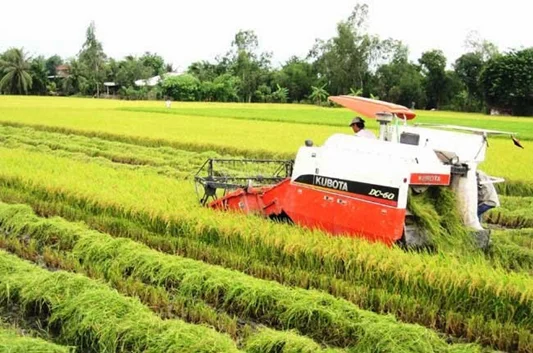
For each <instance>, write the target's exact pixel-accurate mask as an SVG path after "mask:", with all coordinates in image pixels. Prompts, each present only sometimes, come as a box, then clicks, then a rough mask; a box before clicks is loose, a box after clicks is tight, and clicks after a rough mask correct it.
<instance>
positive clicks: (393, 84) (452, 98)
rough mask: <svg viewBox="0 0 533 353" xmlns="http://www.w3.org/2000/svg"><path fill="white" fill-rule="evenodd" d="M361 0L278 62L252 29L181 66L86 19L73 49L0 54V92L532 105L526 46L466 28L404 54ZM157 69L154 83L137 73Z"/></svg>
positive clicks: (485, 108) (530, 110)
mask: <svg viewBox="0 0 533 353" xmlns="http://www.w3.org/2000/svg"><path fill="white" fill-rule="evenodd" d="M367 18H368V6H367V5H366V4H358V5H356V6H355V7H354V9H353V11H352V13H351V14H350V15H349V16H348V17H347V18H346V19H345V20H343V21H341V22H339V23H338V24H337V27H336V34H335V36H333V37H332V38H329V39H326V40H323V39H317V40H316V41H315V43H314V45H313V46H312V48H310V50H309V52H308V54H307V55H306V56H305V57H297V56H293V57H291V58H290V59H289V60H287V61H286V62H285V63H283V65H281V67H274V66H273V65H272V53H271V52H260V51H259V49H258V48H259V41H258V37H257V36H256V34H255V33H254V31H252V30H246V31H242V30H241V31H239V32H238V33H237V34H236V35H235V37H234V39H233V41H232V42H231V46H230V48H229V50H228V51H227V53H225V54H223V55H219V56H217V57H216V59H215V60H214V62H210V61H207V60H201V61H197V62H194V63H192V64H191V65H190V66H189V67H188V68H187V70H186V71H185V72H184V73H182V74H179V75H172V74H170V73H172V72H173V71H174V68H173V67H172V65H170V64H167V63H165V61H164V59H163V58H162V57H161V56H160V55H158V54H155V53H150V52H146V53H144V54H143V55H141V56H138V57H137V56H127V57H125V58H124V59H122V60H115V59H113V58H110V57H108V56H107V55H106V54H105V52H104V49H103V47H102V44H101V42H99V41H98V39H97V38H96V28H95V25H94V23H91V24H90V25H89V27H88V29H87V32H86V40H85V43H83V46H82V48H81V49H80V51H79V53H78V54H77V55H76V56H75V57H74V58H70V59H68V60H64V59H63V58H61V57H60V56H58V55H54V56H51V57H49V58H45V57H43V56H37V57H34V58H29V57H28V56H27V54H26V53H25V52H24V50H23V49H21V48H10V49H8V50H6V51H5V52H4V53H2V54H0V93H2V94H33V95H64V96H72V95H78V96H96V97H101V96H106V95H107V93H108V89H109V87H105V86H104V83H105V82H113V83H114V85H113V86H112V88H111V90H112V93H113V96H114V97H118V98H122V99H173V100H180V101H219V102H291V103H314V104H321V105H327V104H330V103H329V102H328V100H327V97H328V96H329V95H342V94H351V95H360V96H363V97H370V98H375V99H381V100H386V101H390V102H394V103H397V104H401V105H404V106H407V107H410V108H415V109H439V110H456V111H469V112H485V113H488V112H489V111H491V110H493V109H495V110H498V111H500V112H503V113H507V114H513V115H533V48H527V49H521V50H512V51H510V52H506V53H501V52H499V51H498V48H497V47H496V46H495V45H494V44H493V43H490V42H488V41H486V40H483V39H480V38H476V37H474V36H470V37H468V38H467V40H466V44H467V52H466V53H464V54H463V55H461V56H460V57H459V58H458V59H457V60H455V62H453V63H450V64H451V65H450V66H451V67H452V69H448V65H447V64H448V63H447V58H446V56H445V55H444V53H443V52H442V51H441V50H438V49H434V50H429V51H426V52H424V53H422V55H421V56H420V58H419V59H418V60H417V61H410V60H409V58H408V57H409V51H408V47H407V46H406V45H405V44H404V43H402V42H401V41H398V40H395V39H392V38H387V39H382V38H380V37H379V36H377V35H373V34H370V33H368V32H367V31H366V30H365V27H366V24H367ZM154 76H159V77H161V80H160V81H159V83H157V84H156V85H155V86H147V85H144V86H137V85H136V84H135V81H137V80H146V79H148V78H150V77H154Z"/></svg>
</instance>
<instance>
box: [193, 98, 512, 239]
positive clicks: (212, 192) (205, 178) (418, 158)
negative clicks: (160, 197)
mask: <svg viewBox="0 0 533 353" xmlns="http://www.w3.org/2000/svg"><path fill="white" fill-rule="evenodd" d="M330 100H331V101H333V102H336V103H338V104H340V105H342V106H344V107H346V108H348V109H351V110H353V111H356V112H358V113H360V114H362V115H365V116H370V117H374V118H376V119H377V120H378V122H379V124H380V134H379V138H378V139H369V138H363V137H359V136H354V135H347V134H341V133H339V134H334V135H332V136H330V137H329V138H328V139H327V140H326V141H325V142H324V144H323V145H322V146H314V145H313V143H312V142H311V141H310V140H307V141H305V144H304V145H303V146H301V147H300V148H299V149H298V151H297V153H296V156H295V158H294V160H249V159H248V160H245V159H242V160H238V159H237V160H208V161H207V162H206V163H205V164H204V165H203V166H202V167H201V168H200V170H199V171H198V173H197V175H196V177H195V181H196V183H197V187H198V186H200V187H201V188H200V193H201V196H200V202H201V203H202V204H203V205H205V206H208V207H211V208H214V209H219V210H233V211H238V212H244V213H253V214H259V215H262V216H264V217H269V218H272V219H285V220H288V221H291V222H293V223H295V224H297V225H300V226H303V227H308V228H318V229H321V230H324V231H326V232H329V233H331V234H334V235H347V236H353V237H363V238H366V239H368V240H371V241H381V242H383V243H386V244H389V245H390V244H393V243H401V244H404V245H407V246H423V247H425V246H426V245H428V243H430V242H431V234H427V231H426V230H425V229H421V228H419V227H418V226H417V224H420V223H419V222H416V219H414V217H415V216H414V215H413V214H411V212H410V211H409V210H408V207H407V205H408V198H409V197H412V195H415V194H419V193H422V192H424V191H426V190H427V189H428V188H429V187H442V188H451V189H452V190H453V191H454V192H455V195H456V199H457V205H456V206H457V208H458V210H459V211H460V214H461V216H462V221H463V223H464V225H465V226H466V227H467V228H469V229H471V230H472V231H473V233H474V234H475V238H476V240H477V242H478V245H479V246H480V247H482V248H486V247H487V246H488V244H489V241H490V238H489V231H487V230H485V229H483V227H482V226H481V223H480V221H479V215H478V188H480V187H485V186H486V185H487V184H488V185H490V186H492V184H493V183H496V182H502V181H503V179H502V178H493V177H490V178H488V179H487V178H484V180H483V183H480V180H479V176H478V170H477V166H478V165H479V163H481V162H483V161H484V160H485V153H486V149H487V136H488V135H490V134H510V135H512V136H513V140H515V139H514V134H512V133H509V132H502V131H494V130H483V129H474V128H462V131H459V132H458V131H455V130H457V129H455V130H454V129H451V128H450V126H432V127H423V126H410V125H408V124H407V122H408V121H409V120H412V119H414V118H415V116H416V114H415V113H414V112H413V111H411V110H409V109H408V108H406V107H404V106H400V105H396V104H392V103H388V102H383V101H378V100H372V99H367V98H361V97H353V96H334V97H330ZM459 129H461V128H460V127H459ZM450 130H451V131H450ZM515 144H516V143H515ZM222 164H232V167H227V166H226V167H224V168H222V169H218V168H217V167H216V165H222ZM252 165H253V166H254V167H253V168H250V166H252ZM267 166H269V168H267ZM254 168H256V169H254ZM197 191H198V188H197ZM202 193H203V194H202ZM209 199H212V200H211V201H210V202H208V201H209Z"/></svg>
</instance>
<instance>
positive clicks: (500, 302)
mask: <svg viewBox="0 0 533 353" xmlns="http://www.w3.org/2000/svg"><path fill="white" fill-rule="evenodd" d="M46 158H53V157H46V156H43V157H42V158H39V160H40V161H41V162H44V161H45V159H46ZM5 160H6V161H7V160H8V158H5ZM63 162H65V163H67V164H70V166H69V167H68V169H69V170H70V171H71V174H70V175H69V176H64V177H61V176H60V175H57V177H58V178H59V179H56V178H50V177H46V178H39V176H38V175H34V177H36V178H37V179H35V181H37V180H40V181H42V180H47V182H50V181H52V183H54V184H55V183H56V182H58V183H60V184H58V185H61V186H62V187H63V188H64V187H65V186H68V185H69V183H68V182H66V179H64V178H67V179H68V178H74V179H76V190H78V192H79V190H83V188H80V186H81V185H83V183H84V182H83V179H84V177H83V176H82V175H91V176H92V175H98V174H99V173H97V172H96V173H95V172H94V171H92V172H88V171H84V172H83V173H82V174H80V175H77V174H76V175H74V173H75V171H76V167H74V165H75V162H72V161H63ZM52 164H53V165H55V167H57V166H58V165H59V164H61V161H60V160H55V161H54V163H52ZM18 165H19V167H20V163H19V164H18ZM45 166H46V163H44V164H41V165H40V166H37V169H36V174H38V173H39V170H40V171H41V172H43V171H44V169H43V168H44V167H45ZM83 166H84V167H85V165H83ZM90 167H91V168H95V167H96V166H93V165H91V166H90ZM98 168H100V167H98ZM15 169H16V167H14V168H10V169H9V170H10V171H11V172H13V171H14V170H15ZM60 169H61V167H60ZM45 174H46V173H45ZM106 174H109V173H106ZM25 175H31V173H30V174H28V173H25ZM125 177H126V176H125V175H123V176H122V177H121V178H119V179H121V180H123V179H124V178H125ZM62 178H63V179H64V180H61V179H62ZM158 178H159V177H158ZM142 179H143V180H144V181H146V179H147V178H146V177H144V178H142ZM164 180H167V181H169V180H168V179H164ZM112 184H113V186H112V188H114V189H116V188H117V186H118V185H119V184H116V183H112ZM91 185H92V184H91ZM129 185H130V188H129V191H128V192H131V193H133V194H134V195H135V197H134V199H135V202H134V204H136V205H137V206H136V207H137V209H139V204H142V205H144V202H148V201H143V200H140V199H139V198H140V197H141V195H142V192H139V190H137V189H131V186H132V184H129ZM91 188H92V186H91ZM104 188H105V183H103V182H102V183H99V184H98V192H97V193H96V194H94V193H93V194H91V196H90V199H92V200H95V197H97V195H99V193H100V192H104V191H105V190H104ZM52 189H53V192H52V193H50V192H46V199H47V200H49V201H52V200H54V199H55V197H56V196H57V197H58V198H57V199H56V200H62V201H63V200H65V199H68V197H67V196H66V195H65V194H63V195H61V194H60V189H58V188H57V186H56V187H53V188H52ZM172 189H173V190H176V191H179V188H177V187H173V188H172ZM147 190H149V192H150V197H153V196H154V190H155V189H154V187H153V186H151V187H149V188H148V189H147ZM124 192H126V190H124ZM38 193H40V194H41V196H43V194H42V191H40V192H38ZM156 194H157V192H156ZM166 194H167V195H168V196H172V197H174V196H177V197H179V195H174V194H168V193H166ZM54 195H56V196H54ZM117 195H122V196H125V195H124V194H122V192H120V193H118V194H117ZM98 197H102V195H100V196H98ZM123 200H125V199H123ZM115 201H116V200H114V201H113V202H107V203H106V204H105V206H103V208H102V206H98V205H97V204H95V203H94V202H89V201H88V200H83V199H77V200H76V201H74V200H72V202H73V205H75V208H77V209H80V211H82V212H86V213H87V212H89V213H90V212H92V211H94V210H97V209H100V212H101V213H102V214H106V213H107V214H108V212H111V213H115V215H122V216H124V215H127V214H128V213H129V211H127V210H126V209H124V208H123V207H120V208H118V209H117V210H115V211H112V209H111V205H112V204H113V203H114V202H115ZM162 201H163V199H159V204H160V205H161V204H164V203H163V202H162ZM182 201H183V200H182ZM120 204H124V202H122V201H121V202H120ZM130 204H131V202H130ZM80 207H81V208H80ZM177 211H178V209H174V210H173V211H172V214H173V215H174V216H176V215H177V213H176V212H177ZM199 211H203V210H199ZM208 213H209V212H208ZM187 215H188V216H192V215H191V214H190V212H188V213H187ZM196 216H198V217H199V215H198V214H197V215H196ZM128 217H131V219H134V220H138V221H139V222H140V223H141V224H144V225H146V226H147V227H148V228H150V229H152V230H153V231H156V232H161V231H162V232H163V233H164V234H165V233H166V234H168V235H169V236H174V237H175V236H179V237H190V238H191V239H197V240H199V241H200V242H203V243H205V242H208V243H210V244H212V245H214V246H217V247H224V248H226V249H228V250H229V251H231V252H232V253H237V254H243V255H244V254H246V255H247V257H248V258H249V257H250V256H251V257H253V258H256V259H260V260H261V261H264V262H267V263H277V264H278V266H279V265H285V266H290V267H292V268H293V271H297V270H302V269H303V270H311V271H316V272H319V273H321V274H324V275H327V276H333V277H336V278H339V279H344V280H349V281H358V282H360V281H362V282H363V283H367V284H368V285H371V286H372V287H374V288H375V287H377V288H381V289H382V290H384V291H385V293H387V292H388V293H400V292H401V293H403V295H405V296H408V297H411V296H412V297H413V298H420V297H422V296H421V293H426V295H427V298H432V300H431V301H432V302H433V303H436V305H437V306H436V308H437V312H439V311H440V310H442V309H444V311H443V312H442V313H443V314H442V315H443V316H442V319H439V321H440V320H443V321H440V322H441V323H440V324H437V325H444V324H445V325H446V326H441V327H443V328H444V327H448V325H451V326H449V327H450V328H449V329H451V330H452V331H455V332H457V333H458V332H464V331H462V329H461V328H460V327H463V326H464V325H468V326H470V325H472V327H477V329H475V330H476V332H477V330H480V331H483V332H486V333H485V335H487V336H486V337H490V336H492V335H494V333H491V332H493V331H494V330H505V331H507V328H506V327H505V325H503V326H494V325H493V326H491V327H493V329H491V330H489V329H486V328H483V327H484V325H486V322H490V321H491V320H497V321H501V322H502V323H503V322H509V320H512V321H513V322H515V323H516V325H519V326H520V327H523V329H519V330H518V331H517V330H516V329H513V330H511V331H510V332H521V331H520V330H525V331H523V332H528V331H529V329H528V327H530V326H529V325H531V324H530V323H528V321H527V319H526V321H523V319H524V318H528V317H530V314H529V313H528V310H529V309H527V308H530V302H529V300H530V299H528V298H530V295H531V288H532V287H531V284H530V283H529V282H528V281H529V279H528V278H527V277H524V276H522V275H518V274H516V275H514V274H508V273H505V272H501V271H495V270H492V269H489V268H487V267H486V266H482V265H481V264H480V263H476V262H472V261H470V262H469V261H466V260H463V259H457V260H454V259H452V258H447V257H444V258H441V257H439V256H429V255H415V254H407V253H404V252H403V251H401V250H391V249H385V248H383V249H381V247H379V246H376V245H372V244H368V243H366V242H364V241H362V242H359V241H354V240H350V239H332V238H329V237H325V236H324V235H321V234H316V235H315V236H311V234H312V233H309V232H306V231H303V230H299V229H297V228H293V227H287V226H283V225H278V224H272V223H270V222H265V221H261V220H260V219H253V220H251V219H250V218H241V217H238V219H239V222H238V224H239V226H238V227H235V226H232V227H229V228H227V230H226V232H221V230H220V229H219V230H217V228H212V227H205V225H204V226H202V225H201V224H197V225H194V226H193V224H190V223H188V224H184V223H182V224H181V225H180V224H179V223H173V222H171V221H169V220H163V219H160V220H158V218H157V217H156V218H154V217H155V214H151V215H148V214H146V215H144V216H143V215H142V214H140V213H138V212H132V213H130V215H129V216H128ZM183 217H185V215H183ZM217 217H221V218H220V219H219V221H222V219H225V220H226V222H228V221H229V220H230V218H231V217H230V218H228V217H229V215H217V214H215V213H213V214H212V215H211V217H210V218H209V219H210V220H211V221H213V219H214V218H217ZM232 217H237V216H236V215H233V216H232ZM184 221H185V218H184ZM169 222H170V223H169ZM203 222H205V221H203ZM246 222H250V223H249V224H250V226H249V227H246V226H245V224H246ZM258 222H259V223H260V224H261V227H260V228H257V223H258ZM119 224H120V225H119ZM254 225H255V227H254ZM115 226H118V227H122V223H115ZM115 226H113V228H115V229H116V227H115ZM228 226H229V223H226V224H224V227H228ZM240 227H243V228H240ZM187 229H191V231H192V232H191V233H189V231H188V230H187ZM253 229H255V231H253ZM259 231H261V232H259ZM267 234H270V235H268V236H266V235H267ZM391 251H392V253H391ZM380 254H381V256H380ZM246 261H248V260H246V259H245V260H244V265H246V264H247V262H246ZM398 261H399V264H400V266H399V265H398ZM469 263H470V264H469ZM347 264H351V265H348V266H347ZM387 264H388V265H387ZM245 268H246V266H245ZM452 288H453V289H452ZM491 288H493V289H491ZM491 292H492V294H491ZM473 293H477V294H476V295H473ZM509 295H510V297H509ZM512 297H515V298H516V299H510V298H512ZM436 298H440V299H438V300H437V299H436ZM506 298H507V299H506ZM383 299H384V298H382V300H383ZM421 300H422V299H421ZM508 300H511V302H508V304H505V303H506V302H507V301H508ZM458 302H461V303H462V304H465V302H468V303H469V304H468V305H462V306H457V303H458ZM409 303H410V302H409ZM509 305H511V306H512V307H514V308H515V310H513V311H512V312H509V311H508V310H507V309H506V308H507V307H508V306H509ZM433 307H434V306H431V307H430V308H429V310H432V309H431V308H433ZM439 308H440V309H439ZM497 308H500V310H499V311H495V310H498V309H497ZM519 308H521V309H519ZM407 309H408V307H406V303H403V302H400V303H399V306H398V307H396V309H395V311H396V310H398V311H401V312H404V311H405V310H407ZM457 309H459V310H461V311H466V312H471V313H472V314H474V313H475V315H480V314H481V313H483V314H482V316H480V317H484V318H483V319H481V320H479V319H476V320H472V321H469V320H466V322H465V320H461V319H457V318H456V317H457V316H456V315H454V316H447V313H451V312H454V311H455V310H457ZM419 310H422V311H424V309H420V308H417V311H415V314H413V316H414V317H419V315H417V314H416V313H418V312H419ZM524 310H526V311H524ZM433 315H435V314H433ZM509 315H512V316H509ZM438 316H439V315H437V317H438ZM424 317H425V316H424ZM459 317H461V316H459ZM513 317H514V318H513ZM473 318H474V317H472V319H473ZM520 318H522V319H520ZM419 320H423V317H419ZM452 327H453V329H452ZM470 332H472V331H471V330H470ZM523 335H524V333H521V334H519V335H518V336H512V335H502V336H501V337H502V338H501V342H500V344H507V345H508V344H509V343H503V342H510V341H512V342H517V341H518V342H522V343H520V344H522V345H524V344H525V345H528V344H529V343H528V342H529V340H528V339H527V338H524V337H527V334H526V336H523ZM484 337H485V336H484ZM498 337H500V336H498ZM503 337H505V338H503ZM512 337H515V338H512ZM520 337H522V338H520ZM487 340H490V339H489V338H487ZM509 340H510V341H509Z"/></svg>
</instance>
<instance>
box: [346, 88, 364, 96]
mask: <svg viewBox="0 0 533 353" xmlns="http://www.w3.org/2000/svg"><path fill="white" fill-rule="evenodd" d="M361 94H363V89H362V88H359V89H358V90H357V91H356V90H354V89H353V88H350V94H349V96H355V97H358V96H360V95H361Z"/></svg>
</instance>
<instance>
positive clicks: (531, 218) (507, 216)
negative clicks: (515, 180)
mask: <svg viewBox="0 0 533 353" xmlns="http://www.w3.org/2000/svg"><path fill="white" fill-rule="evenodd" d="M500 201H501V206H500V207H497V208H494V209H492V210H490V211H489V212H487V213H486V214H485V215H484V220H485V221H486V222H488V223H492V224H498V225H501V226H504V227H509V228H531V227H533V213H532V210H533V197H517V196H501V197H500Z"/></svg>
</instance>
